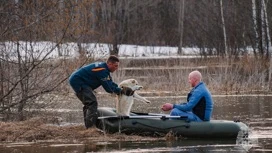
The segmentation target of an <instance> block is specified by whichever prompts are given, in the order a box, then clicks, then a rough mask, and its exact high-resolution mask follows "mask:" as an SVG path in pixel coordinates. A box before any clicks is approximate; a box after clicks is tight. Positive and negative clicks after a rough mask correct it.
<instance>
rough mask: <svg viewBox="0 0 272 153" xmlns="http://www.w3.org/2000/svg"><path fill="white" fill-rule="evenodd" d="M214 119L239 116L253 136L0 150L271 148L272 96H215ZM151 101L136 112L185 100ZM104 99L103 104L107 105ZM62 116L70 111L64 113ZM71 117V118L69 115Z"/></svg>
mask: <svg viewBox="0 0 272 153" xmlns="http://www.w3.org/2000/svg"><path fill="white" fill-rule="evenodd" d="M213 98H214V112H213V119H220V120H221V119H222V120H240V121H242V122H244V123H246V124H247V125H248V126H249V127H250V129H251V135H250V137H251V140H250V141H241V142H237V141H236V140H225V141H224V140H188V139H182V140H175V141H170V140H169V141H137V142H111V141H108V142H88V141H85V142H81V143H78V142H77V143H74V142H70V143H64V144H56V143H30V144H1V146H0V152H14V153H17V152H18V153H21V152H22V153H34V152H39V153H48V152H50V153H58V152H78V153H85V152H222V151H224V152H247V150H248V149H250V152H267V151H272V134H271V133H272V107H271V105H272V103H271V101H272V96H267V95H265V96H252V95H248V96H215V97H213ZM149 99H151V100H152V103H151V104H150V105H143V104H142V103H138V102H135V103H134V105H133V110H132V111H135V112H154V113H163V112H162V111H161V110H160V106H161V105H162V104H163V103H165V102H176V101H180V100H185V97H150V98H149ZM108 105H109V103H108V102H106V101H105V102H103V101H102V102H101V103H100V106H108ZM81 113H82V112H81V111H79V112H73V116H74V117H76V118H73V120H72V122H82V121H81V120H82V117H81ZM62 115H63V119H65V118H69V116H71V113H67V114H65V113H63V114H62ZM69 121H71V118H69Z"/></svg>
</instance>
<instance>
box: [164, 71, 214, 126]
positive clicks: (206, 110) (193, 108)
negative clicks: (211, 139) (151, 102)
mask: <svg viewBox="0 0 272 153" xmlns="http://www.w3.org/2000/svg"><path fill="white" fill-rule="evenodd" d="M188 79H189V83H190V84H191V86H192V87H193V89H192V90H191V92H190V93H189V94H188V96H187V102H186V103H181V104H171V103H166V104H164V105H162V110H163V111H169V110H171V112H170V115H171V116H187V117H188V120H190V121H197V122H201V121H210V119H211V116H212V110H213V100H212V96H211V93H210V92H209V90H208V89H207V87H206V85H205V84H204V82H202V81H201V79H202V75H201V73H200V72H199V71H192V72H191V73H190V74H189V77H188Z"/></svg>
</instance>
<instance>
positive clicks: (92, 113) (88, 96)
mask: <svg viewBox="0 0 272 153" xmlns="http://www.w3.org/2000/svg"><path fill="white" fill-rule="evenodd" d="M118 67H119V58H118V57H116V56H114V55H111V56H110V57H109V58H108V59H107V61H106V62H95V63H91V64H89V65H86V66H84V67H81V68H80V69H78V70H76V71H75V72H74V73H72V75H71V76H70V78H69V83H70V85H71V87H72V88H73V90H74V91H75V93H76V96H77V97H78V99H79V100H80V101H81V102H82V104H83V105H84V107H83V115H84V123H85V127H86V128H90V127H92V126H93V125H95V124H96V121H97V118H98V112H97V106H98V104H97V99H96V96H95V94H94V90H95V89H96V88H98V87H99V86H101V85H102V87H103V88H104V89H105V91H106V92H108V93H116V94H126V95H128V96H130V95H133V91H132V90H131V89H130V88H122V89H121V88H119V87H118V85H117V84H116V83H114V82H113V81H112V77H111V75H110V73H112V72H114V71H116V70H117V69H118Z"/></svg>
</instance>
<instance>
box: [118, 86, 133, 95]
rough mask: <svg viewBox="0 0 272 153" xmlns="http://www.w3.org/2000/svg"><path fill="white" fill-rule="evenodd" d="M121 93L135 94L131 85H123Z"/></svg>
mask: <svg viewBox="0 0 272 153" xmlns="http://www.w3.org/2000/svg"><path fill="white" fill-rule="evenodd" d="M121 94H124V95H127V96H132V95H133V94H134V91H133V90H132V89H131V88H129V87H122V90H121Z"/></svg>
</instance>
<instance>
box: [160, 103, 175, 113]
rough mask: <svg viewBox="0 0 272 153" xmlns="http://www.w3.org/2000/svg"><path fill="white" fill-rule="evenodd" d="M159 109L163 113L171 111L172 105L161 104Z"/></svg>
mask: <svg viewBox="0 0 272 153" xmlns="http://www.w3.org/2000/svg"><path fill="white" fill-rule="evenodd" d="M161 109H162V110H163V111H169V110H171V109H173V104H170V103H166V104H163V105H162V107H161Z"/></svg>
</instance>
